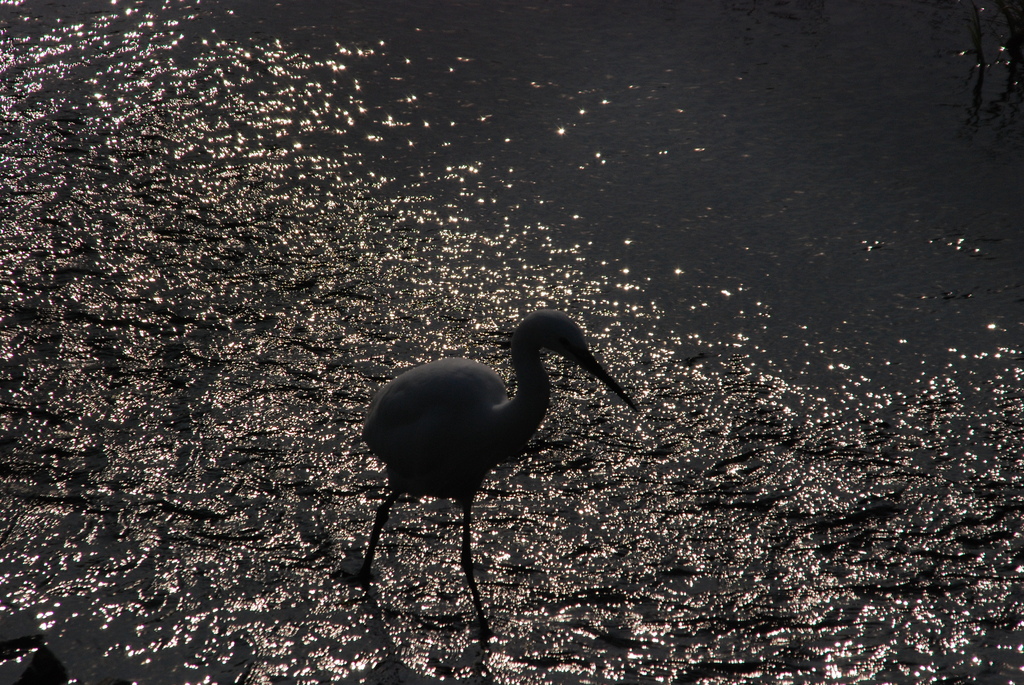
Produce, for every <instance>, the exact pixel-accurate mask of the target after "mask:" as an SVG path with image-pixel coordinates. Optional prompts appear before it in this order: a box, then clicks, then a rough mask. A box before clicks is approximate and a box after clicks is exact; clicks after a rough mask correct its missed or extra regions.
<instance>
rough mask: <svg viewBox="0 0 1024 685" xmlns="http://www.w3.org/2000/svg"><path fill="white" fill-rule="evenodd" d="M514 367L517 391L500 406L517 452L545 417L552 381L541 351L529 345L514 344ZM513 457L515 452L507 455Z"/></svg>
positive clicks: (508, 433)
mask: <svg viewBox="0 0 1024 685" xmlns="http://www.w3.org/2000/svg"><path fill="white" fill-rule="evenodd" d="M512 366H513V367H514V368H515V371H516V394H515V396H514V397H513V398H512V399H511V400H509V401H508V402H506V403H505V405H504V406H503V407H502V408H501V412H500V413H501V423H502V428H503V431H504V433H505V435H506V436H508V437H509V438H510V444H514V447H515V452H514V454H518V453H519V451H520V450H521V449H522V448H523V447H524V446H525V445H526V443H527V442H529V440H530V437H531V436H532V435H533V434H534V432H535V431H536V430H537V427H538V426H540V423H541V421H543V420H544V413H545V412H547V410H548V403H549V402H550V398H551V383H550V382H549V381H548V374H547V371H545V370H544V365H543V364H542V363H541V360H540V350H539V349H537V348H535V347H530V346H527V345H516V344H515V343H514V342H513V345H512ZM508 456H513V455H508Z"/></svg>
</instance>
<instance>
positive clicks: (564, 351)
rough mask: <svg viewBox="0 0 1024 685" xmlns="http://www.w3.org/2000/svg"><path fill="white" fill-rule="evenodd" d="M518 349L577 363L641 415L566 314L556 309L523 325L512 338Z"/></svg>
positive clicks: (535, 314) (538, 313)
mask: <svg viewBox="0 0 1024 685" xmlns="http://www.w3.org/2000/svg"><path fill="white" fill-rule="evenodd" d="M518 345H524V346H527V347H529V348H533V349H537V350H539V349H541V348H543V349H546V350H551V351H552V352H555V353H557V354H560V355H562V356H563V357H565V358H566V359H568V360H570V361H573V362H576V363H577V364H579V365H580V366H582V367H583V368H584V369H586V370H587V371H589V372H590V373H591V374H593V375H594V376H596V377H597V378H598V379H600V380H601V381H602V382H603V383H604V384H605V385H607V386H608V387H609V388H610V389H611V390H612V392H614V393H615V394H616V395H618V396H619V397H621V398H622V400H623V401H624V402H625V403H626V404H628V405H629V406H630V408H631V409H632V410H633V411H638V409H637V406H636V403H635V402H633V400H632V399H630V397H629V396H628V395H627V394H626V391H625V390H623V389H622V387H621V386H620V385H619V384H618V383H616V382H615V379H613V378H612V377H611V376H609V375H608V372H607V371H605V370H604V367H602V366H601V364H600V363H598V361H597V360H596V359H595V358H594V355H593V354H592V353H591V352H590V348H589V346H588V345H587V339H586V336H584V334H583V330H582V329H581V328H580V327H579V326H578V325H576V322H575V321H573V320H572V319H570V318H569V317H568V316H566V315H565V314H563V313H562V312H560V311H557V310H554V309H541V310H539V311H536V312H533V313H532V314H530V315H529V316H527V317H526V318H525V319H523V321H522V322H521V323H520V324H519V328H517V329H516V332H515V335H514V336H513V338H512V346H513V348H515V347H517V346H518Z"/></svg>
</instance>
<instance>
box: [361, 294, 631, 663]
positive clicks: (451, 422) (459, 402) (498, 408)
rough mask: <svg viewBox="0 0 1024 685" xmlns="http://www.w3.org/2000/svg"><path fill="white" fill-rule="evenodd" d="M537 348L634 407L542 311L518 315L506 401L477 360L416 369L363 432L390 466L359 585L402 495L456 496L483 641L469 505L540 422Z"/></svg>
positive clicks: (571, 334)
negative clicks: (512, 390)
mask: <svg viewBox="0 0 1024 685" xmlns="http://www.w3.org/2000/svg"><path fill="white" fill-rule="evenodd" d="M542 349H546V350H551V351H552V352H555V353H557V354H560V355H562V356H563V357H565V358H567V359H570V360H572V361H574V362H576V363H577V364H579V365H580V366H582V367H583V368H584V369H586V370H587V371H589V372H590V373H592V374H593V375H594V376H596V377H597V378H599V379H600V380H602V381H604V383H605V384H606V385H607V386H608V387H609V388H611V390H613V391H614V392H615V393H616V394H617V395H618V396H619V397H621V398H622V399H623V400H624V401H625V402H626V404H628V405H629V406H630V407H631V408H632V409H633V410H634V411H636V410H637V407H636V404H634V402H633V400H631V399H630V398H629V397H628V396H627V395H626V393H625V391H624V390H623V389H622V388H621V387H619V384H618V383H616V382H615V381H614V380H613V379H612V377H611V376H609V375H608V373H607V372H606V371H605V370H604V369H603V368H602V367H601V365H600V364H599V363H598V362H597V360H596V359H594V355H592V354H591V353H590V351H589V350H588V348H587V342H586V340H585V338H584V337H583V331H582V330H580V327H579V326H577V325H576V324H575V323H573V321H572V320H571V319H570V318H569V317H568V316H566V315H565V314H563V313H561V312H558V311H554V310H550V309H543V310H540V311H537V312H534V313H532V314H530V315H529V316H527V317H526V318H524V319H523V320H522V322H520V324H519V326H518V327H517V328H516V331H515V333H514V334H513V336H512V366H513V367H514V369H515V375H516V386H517V388H518V391H517V392H516V395H515V397H513V398H512V399H509V397H508V393H507V392H506V390H505V384H504V383H503V382H502V380H501V378H500V377H499V376H498V374H496V373H495V372H494V371H492V370H491V369H490V368H488V367H486V366H484V365H483V364H480V363H478V362H475V361H471V360H469V359H441V360H439V361H436V362H431V363H429V364H424V365H422V366H417V367H415V368H412V369H410V370H408V371H406V372H404V373H402V374H401V375H399V376H398V377H397V378H395V379H394V380H392V381H391V382H390V383H388V384H387V385H385V386H384V387H383V388H381V390H380V391H379V392H378V393H377V395H376V396H375V397H374V398H373V401H372V402H371V404H370V410H369V413H368V415H367V417H366V424H365V425H364V427H363V439H364V440H365V441H366V444H367V445H369V446H370V449H371V450H372V451H373V453H374V454H375V455H377V457H379V458H380V460H381V461H383V462H384V464H385V465H386V466H387V476H388V489H389V492H388V494H387V496H386V497H385V499H384V502H383V503H382V504H381V505H380V508H379V509H378V510H377V515H376V517H375V518H374V521H373V529H372V531H371V533H370V542H369V546H368V547H367V549H366V556H365V557H364V558H363V565H362V568H361V569H360V571H359V573H358V574H357V575H356V576H355V579H356V580H358V581H359V582H361V583H363V584H366V583H368V582H369V581H370V567H371V566H372V565H373V555H374V551H375V550H376V547H377V541H378V540H379V539H380V533H381V529H382V528H383V527H384V524H385V523H386V521H387V519H388V515H389V514H390V512H391V507H392V505H394V503H395V501H396V500H397V499H398V496H399V495H401V494H403V493H408V494H410V495H412V496H414V497H420V496H424V495H428V496H432V497H445V498H451V499H454V500H455V501H457V502H458V503H459V504H460V505H461V506H462V513H463V515H462V568H463V570H464V571H465V574H466V581H467V582H468V583H469V589H470V592H471V593H472V596H473V606H474V607H475V609H476V612H477V618H478V620H479V625H480V640H481V642H482V643H483V644H485V645H486V641H487V639H488V637H489V636H490V630H489V628H488V625H487V619H486V617H485V616H484V611H483V606H482V605H481V602H480V591H479V589H477V585H476V579H475V578H474V577H473V556H472V552H471V550H470V508H471V506H472V503H473V497H474V495H476V492H477V490H479V489H480V484H481V483H482V482H483V480H484V478H485V477H486V476H487V473H488V471H490V470H491V469H492V468H494V467H495V466H496V465H497V464H499V463H501V462H502V461H505V460H507V459H511V458H512V457H515V456H517V455H519V453H520V452H522V450H523V448H524V447H525V446H526V443H527V442H528V441H529V440H530V437H531V436H532V435H533V434H534V432H535V431H536V430H537V428H538V427H539V426H540V423H541V421H542V420H543V419H544V413H545V412H546V411H547V408H548V403H549V398H550V394H551V385H550V383H549V381H548V374H547V372H546V371H545V370H544V366H543V364H542V363H541V354H540V351H541V350H542Z"/></svg>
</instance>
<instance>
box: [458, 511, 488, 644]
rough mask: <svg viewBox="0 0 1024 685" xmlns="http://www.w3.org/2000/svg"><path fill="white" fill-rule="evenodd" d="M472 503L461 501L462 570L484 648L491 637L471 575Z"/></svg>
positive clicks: (478, 592) (474, 579) (474, 580)
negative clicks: (470, 594) (471, 596)
mask: <svg viewBox="0 0 1024 685" xmlns="http://www.w3.org/2000/svg"><path fill="white" fill-rule="evenodd" d="M472 503H473V502H472V500H469V499H467V500H464V501H463V502H462V570H463V571H465V572H466V582H468V583H469V591H470V593H472V595H473V607H474V608H476V615H477V619H478V621H479V625H480V644H481V646H482V647H483V648H484V649H485V650H486V649H487V641H488V640H489V639H490V637H491V629H490V628H489V627H488V625H487V617H486V616H485V615H484V607H483V603H482V602H481V601H480V590H479V589H478V588H477V586H476V578H475V577H474V576H473V552H472V550H471V548H470V547H471V537H472V536H471V534H470V528H469V521H470V514H469V511H470V507H471V505H472Z"/></svg>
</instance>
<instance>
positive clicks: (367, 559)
mask: <svg viewBox="0 0 1024 685" xmlns="http://www.w3.org/2000/svg"><path fill="white" fill-rule="evenodd" d="M397 499H398V492H396V491H394V490H391V491H389V492H388V496H387V497H385V498H384V501H383V502H381V505H380V507H379V508H378V509H377V515H376V516H375V517H374V519H373V530H372V531H371V532H370V544H369V545H368V546H367V547H366V556H364V557H363V567H362V568H361V569H359V573H358V574H356V577H355V580H357V581H359V582H360V583H363V584H364V585H365V584H367V583H369V582H370V567H371V566H373V554H374V552H375V551H376V550H377V541H378V540H380V531H381V530H382V529H383V528H384V524H385V523H386V522H387V520H388V515H389V514H390V513H391V507H392V505H394V503H395V501H396V500H397Z"/></svg>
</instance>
